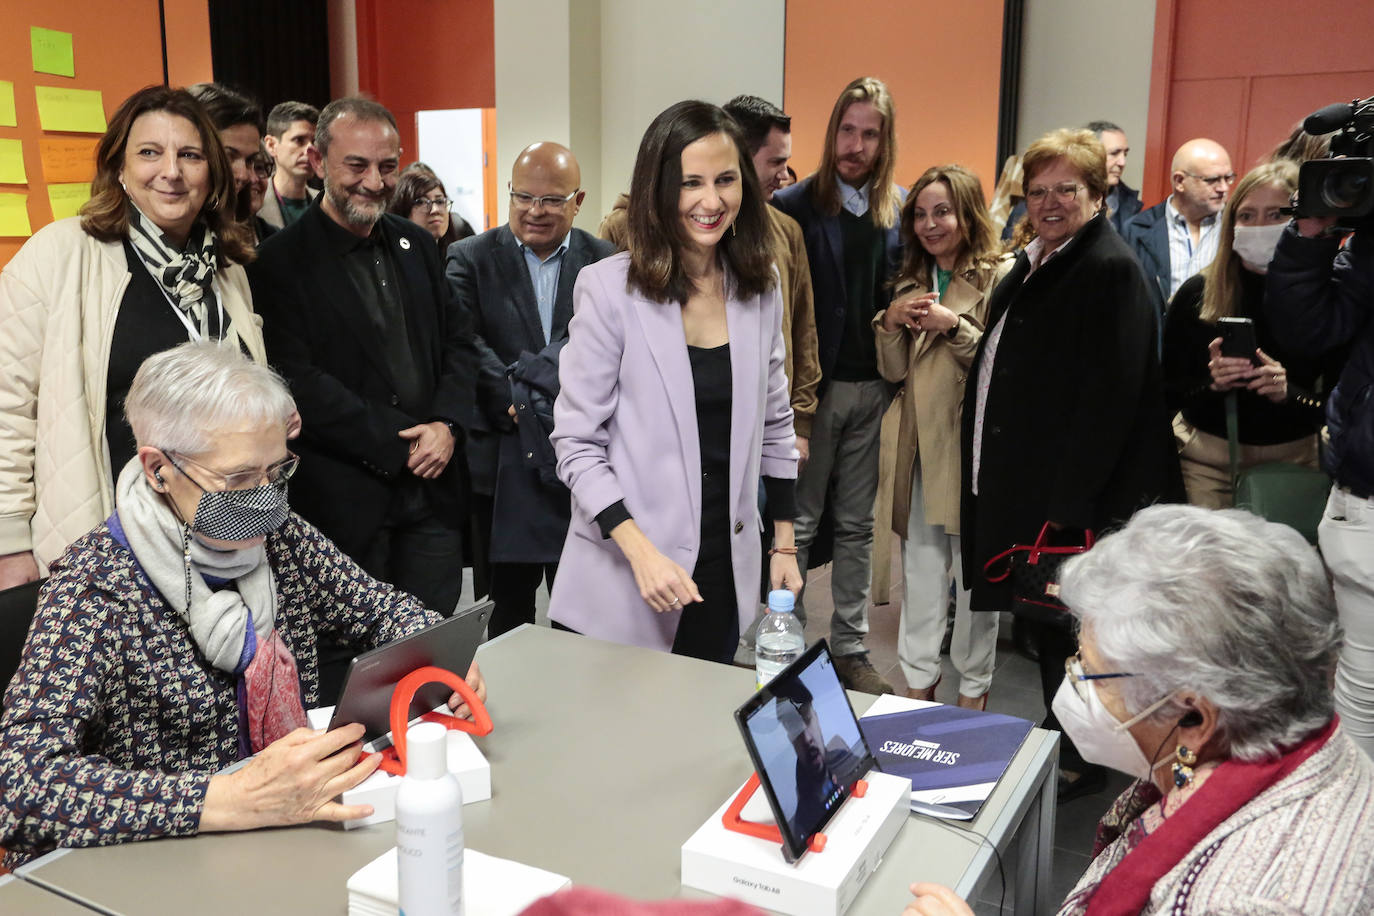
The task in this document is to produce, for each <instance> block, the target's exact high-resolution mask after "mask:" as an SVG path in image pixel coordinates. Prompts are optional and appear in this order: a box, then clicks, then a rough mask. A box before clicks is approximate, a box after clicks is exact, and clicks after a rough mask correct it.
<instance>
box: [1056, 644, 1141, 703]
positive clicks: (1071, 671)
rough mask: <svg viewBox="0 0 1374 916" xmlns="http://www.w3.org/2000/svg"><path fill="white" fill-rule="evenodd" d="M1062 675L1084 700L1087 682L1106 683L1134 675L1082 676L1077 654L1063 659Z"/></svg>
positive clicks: (1125, 672)
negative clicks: (1070, 682)
mask: <svg viewBox="0 0 1374 916" xmlns="http://www.w3.org/2000/svg"><path fill="white" fill-rule="evenodd" d="M1064 673H1065V674H1066V675H1067V676H1068V678H1069V680H1070V681H1072V682H1073V687H1074V689H1075V690H1077V691H1078V695H1079V696H1080V697H1082V698H1083V699H1085V700H1086V699H1088V690H1089V687H1088V684H1087V682H1088V681H1106V680H1110V679H1112V678H1118V677H1135V674H1134V673H1132V672H1130V671H1113V672H1110V673H1108V674H1084V673H1083V662H1082V661H1081V660H1080V659H1079V657H1078V653H1077V652H1075V653H1074V654H1073V655H1070V656H1069V657H1068V658H1066V659H1064Z"/></svg>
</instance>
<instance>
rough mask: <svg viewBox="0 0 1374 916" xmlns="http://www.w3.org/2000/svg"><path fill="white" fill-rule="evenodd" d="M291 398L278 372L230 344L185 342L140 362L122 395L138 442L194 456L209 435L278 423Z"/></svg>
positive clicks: (292, 405)
mask: <svg viewBox="0 0 1374 916" xmlns="http://www.w3.org/2000/svg"><path fill="white" fill-rule="evenodd" d="M295 410H296V402H295V400H294V399H293V398H292V397H291V392H290V391H289V390H288V389H287V387H286V382H284V381H282V378H281V376H279V375H277V373H275V372H273V371H272V370H271V369H269V368H267V367H266V366H260V365H258V364H257V363H255V362H253V361H252V360H251V359H249V358H248V357H246V356H244V355H243V354H242V353H241V352H239V348H238V347H237V346H236V345H235V344H232V343H219V342H216V341H211V340H203V341H198V342H188V343H184V344H181V345H179V346H176V347H173V348H172V349H170V350H163V351H162V352H161V353H155V354H153V355H152V356H150V357H148V358H147V359H145V360H144V361H143V365H141V366H139V367H138V373H137V374H135V375H134V383H133V385H132V386H131V387H130V388H129V395H128V397H126V398H125V399H124V415H125V416H126V417H127V418H128V420H129V425H130V426H131V427H133V430H134V438H135V439H136V440H137V441H138V444H139V445H140V446H143V445H151V446H153V447H154V448H160V449H162V450H164V451H169V452H178V453H180V454H184V455H190V456H192V457H195V456H196V455H201V454H204V453H205V452H206V451H207V450H208V449H209V448H210V435H211V434H212V433H214V432H216V431H218V430H222V429H227V428H229V427H231V426H238V425H241V424H244V423H250V424H253V423H256V424H262V425H267V424H280V425H281V426H282V428H283V430H284V429H285V428H286V425H287V423H288V422H290V420H291V415H292V414H293V413H294V412H295Z"/></svg>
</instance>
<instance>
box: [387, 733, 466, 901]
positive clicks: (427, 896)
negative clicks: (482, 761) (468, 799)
mask: <svg viewBox="0 0 1374 916" xmlns="http://www.w3.org/2000/svg"><path fill="white" fill-rule="evenodd" d="M396 863H397V878H398V889H399V891H400V895H399V900H398V902H399V904H400V910H401V916H462V914H463V790H462V788H461V787H459V785H458V780H457V779H455V778H454V776H453V774H452V773H450V772H449V771H448V729H446V728H444V726H442V725H440V724H438V723H437V722H422V723H420V724H419V725H412V726H411V727H410V729H409V730H408V731H407V732H406V775H405V777H404V778H403V779H402V780H401V787H400V788H399V789H397V790H396Z"/></svg>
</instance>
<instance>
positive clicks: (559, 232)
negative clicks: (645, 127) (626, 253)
mask: <svg viewBox="0 0 1374 916" xmlns="http://www.w3.org/2000/svg"><path fill="white" fill-rule="evenodd" d="M581 184H582V173H581V169H580V168H579V167H578V165H577V158H576V157H575V156H573V154H572V151H571V150H569V149H568V148H567V147H565V146H561V145H559V144H557V143H549V142H543V143H535V144H533V145H531V146H529V147H526V148H525V149H524V150H522V151H521V153H520V155H519V156H517V157H516V160H515V165H514V167H513V168H512V169H511V179H510V186H509V188H510V214H509V220H508V222H507V223H506V225H504V226H497V227H496V228H495V229H490V230H488V231H487V232H484V233H482V234H481V235H476V236H473V237H472V238H469V239H463V240H462V241H459V242H454V243H453V244H452V245H450V246H449V249H448V263H447V265H446V267H445V274H446V275H447V277H448V282H449V286H450V288H451V289H452V291H453V295H454V298H455V299H456V300H457V301H458V302H459V303H460V304H461V305H462V306H463V307H464V308H465V310H466V311H467V312H468V314H469V315H470V316H471V318H472V321H473V325H474V331H475V333H476V341H477V349H478V352H479V353H480V354H481V367H480V370H479V372H478V377H477V410H476V414H475V417H474V420H473V429H472V434H471V436H470V437H469V439H468V443H467V457H468V467H469V468H470V469H471V472H472V488H473V493H474V502H475V504H476V507H477V512H478V522H479V524H480V525H482V528H483V530H485V531H486V532H487V533H488V534H489V539H490V561H491V597H492V600H493V601H494V602H495V604H496V608H495V610H494V611H493V613H492V617H491V622H490V624H489V625H488V633H489V634H490V635H492V636H496V635H498V634H500V633H504V632H506V631H507V630H510V629H513V628H514V627H517V626H519V625H520V624H521V623H533V622H534V597H535V593H536V592H537V591H538V589H539V583H540V582H541V581H544V582H546V584H547V585H548V586H549V587H550V588H552V587H553V577H554V574H555V572H556V571H557V567H558V557H559V554H560V553H561V552H562V548H563V539H564V536H565V535H566V534H567V528H568V511H569V510H568V493H567V488H566V487H564V486H563V485H562V484H561V483H557V482H554V483H552V484H544V483H541V482H540V481H539V479H538V472H537V470H535V469H533V468H530V467H528V466H527V464H526V462H525V456H524V452H525V451H528V450H521V449H520V448H519V430H518V428H517V423H516V405H515V403H514V399H513V397H512V394H511V381H510V378H509V377H508V370H511V369H512V368H513V367H516V365H517V363H520V364H524V365H526V366H527V367H528V368H530V369H533V368H534V366H535V363H534V358H535V357H536V355H538V354H540V353H541V352H542V351H545V350H550V351H556V350H557V347H558V346H559V345H560V344H561V343H562V342H563V341H565V340H566V339H567V337H568V321H569V319H571V318H572V311H573V307H572V293H573V284H574V283H575V282H576V280H577V274H578V272H579V271H581V270H582V268H583V267H586V266H587V265H588V264H593V263H595V262H597V261H599V260H601V259H602V258H604V257H607V256H608V255H611V254H614V253H615V246H613V245H612V244H611V243H609V242H605V241H602V240H600V239H598V238H596V237H594V236H592V235H590V234H589V233H586V232H583V231H582V230H581V229H574V228H572V222H573V218H574V217H575V216H577V212H578V210H579V208H580V207H581V206H582V200H583V198H584V197H585V196H586V192H585V191H583V190H582V189H581ZM549 355H550V356H551V355H552V353H550V354H549ZM540 365H542V366H543V367H544V370H545V373H546V374H548V373H549V371H550V369H551V367H556V362H554V361H552V360H550V359H548V358H546V359H544V360H542V361H541V363H540ZM517 371H523V370H517ZM503 462H504V463H503ZM498 470H499V471H500V474H498ZM498 481H499V485H498Z"/></svg>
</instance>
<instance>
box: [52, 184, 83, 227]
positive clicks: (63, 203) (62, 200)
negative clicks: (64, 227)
mask: <svg viewBox="0 0 1374 916" xmlns="http://www.w3.org/2000/svg"><path fill="white" fill-rule="evenodd" d="M90 199H91V183H90V182H89V181H82V182H77V183H75V184H50V185H48V203H49V204H51V205H52V218H53V219H55V220H56V219H66V218H67V217H69V216H76V212H77V211H78V210H80V209H81V205H82V204H84V203H85V202H86V201H88V200H90Z"/></svg>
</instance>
